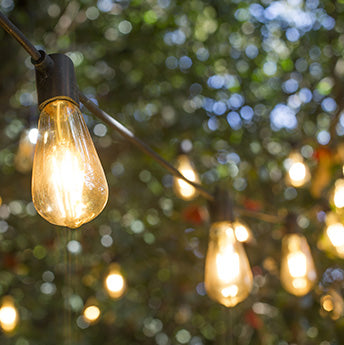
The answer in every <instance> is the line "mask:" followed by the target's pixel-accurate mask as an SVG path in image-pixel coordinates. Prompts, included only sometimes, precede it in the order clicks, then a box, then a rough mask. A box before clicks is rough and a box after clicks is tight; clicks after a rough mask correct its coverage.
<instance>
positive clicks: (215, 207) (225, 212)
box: [209, 188, 234, 223]
mask: <svg viewBox="0 0 344 345" xmlns="http://www.w3.org/2000/svg"><path fill="white" fill-rule="evenodd" d="M209 213H210V220H211V222H212V223H215V222H223V221H228V222H234V214H233V201H232V199H231V197H230V196H229V193H228V192H227V191H226V190H223V189H220V188H216V190H215V193H214V201H211V202H209Z"/></svg>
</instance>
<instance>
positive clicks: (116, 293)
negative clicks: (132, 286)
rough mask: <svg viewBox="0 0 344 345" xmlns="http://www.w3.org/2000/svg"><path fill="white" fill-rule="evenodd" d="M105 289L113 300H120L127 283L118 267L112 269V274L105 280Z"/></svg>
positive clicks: (114, 266)
mask: <svg viewBox="0 0 344 345" xmlns="http://www.w3.org/2000/svg"><path fill="white" fill-rule="evenodd" d="M105 288H106V290H107V292H108V294H109V295H110V297H112V298H119V297H121V296H122V295H123V293H124V291H125V289H126V282H125V279H124V277H123V275H122V274H121V272H120V271H119V267H118V265H113V266H112V267H110V272H109V274H108V275H107V277H106V278H105Z"/></svg>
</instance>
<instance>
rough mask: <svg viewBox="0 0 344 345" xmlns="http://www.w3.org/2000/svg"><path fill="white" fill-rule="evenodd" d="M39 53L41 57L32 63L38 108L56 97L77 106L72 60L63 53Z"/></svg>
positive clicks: (76, 90) (77, 99) (76, 88)
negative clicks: (34, 71)
mask: <svg viewBox="0 0 344 345" xmlns="http://www.w3.org/2000/svg"><path fill="white" fill-rule="evenodd" d="M40 53H41V55H42V58H41V59H39V60H38V61H37V62H36V63H35V64H34V65H35V70H36V86H37V95H38V107H39V109H40V110H42V109H43V108H44V107H45V106H46V105H47V103H49V102H52V101H55V100H57V99H60V100H68V101H70V102H72V103H74V104H76V105H77V106H78V107H79V96H78V87H77V84H76V77H75V72H74V65H73V62H72V60H71V59H70V58H69V57H68V56H66V55H64V54H49V55H46V54H45V53H44V52H43V51H40Z"/></svg>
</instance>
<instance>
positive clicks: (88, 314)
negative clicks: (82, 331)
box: [83, 305, 100, 323]
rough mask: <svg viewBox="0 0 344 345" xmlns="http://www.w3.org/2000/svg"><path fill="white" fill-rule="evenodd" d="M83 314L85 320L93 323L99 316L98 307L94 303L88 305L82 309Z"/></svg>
mask: <svg viewBox="0 0 344 345" xmlns="http://www.w3.org/2000/svg"><path fill="white" fill-rule="evenodd" d="M83 316H84V319H85V320H86V321H87V322H89V323H94V322H96V321H97V320H98V319H99V317H100V309H99V308H98V306H96V305H89V306H88V307H86V308H85V309H84V312H83Z"/></svg>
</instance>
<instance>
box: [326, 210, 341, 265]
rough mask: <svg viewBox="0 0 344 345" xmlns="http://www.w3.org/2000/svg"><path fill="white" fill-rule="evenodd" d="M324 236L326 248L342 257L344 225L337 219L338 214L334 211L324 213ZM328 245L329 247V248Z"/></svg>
mask: <svg viewBox="0 0 344 345" xmlns="http://www.w3.org/2000/svg"><path fill="white" fill-rule="evenodd" d="M325 236H326V237H327V242H328V243H329V246H327V248H326V244H325V248H324V249H328V250H330V251H332V252H334V254H336V255H337V256H339V257H340V258H344V225H343V224H342V223H341V222H340V221H339V218H338V215H337V214H336V213H334V212H331V213H328V214H327V215H326V230H325ZM329 247H330V248H329Z"/></svg>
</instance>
